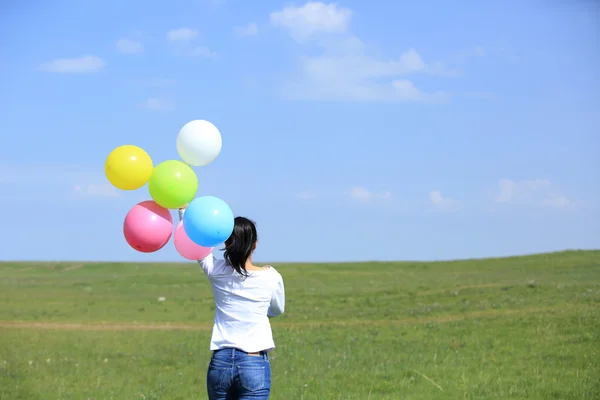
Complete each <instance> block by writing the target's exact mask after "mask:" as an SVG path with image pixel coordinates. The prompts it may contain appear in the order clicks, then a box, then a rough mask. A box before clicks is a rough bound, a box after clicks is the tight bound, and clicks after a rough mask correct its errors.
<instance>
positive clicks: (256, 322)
mask: <svg viewBox="0 0 600 400" xmlns="http://www.w3.org/2000/svg"><path fill="white" fill-rule="evenodd" d="M184 212H185V207H184V208H181V209H179V219H180V220H181V219H183V214H184ZM257 242H258V237H257V234H256V226H255V225H254V223H253V222H252V221H250V220H249V219H247V218H244V217H237V218H235V224H234V228H233V232H232V233H231V236H230V237H229V239H227V240H226V241H225V254H224V256H225V259H224V260H217V259H215V257H214V256H213V254H212V253H211V254H210V255H208V256H207V257H206V258H204V259H203V260H200V261H198V262H199V264H200V266H201V267H202V270H203V271H204V273H205V274H206V276H207V277H208V279H209V281H210V284H211V286H212V290H213V294H214V297H215V304H216V314H215V321H214V325H213V331H212V338H211V342H210V350H212V351H213V354H212V358H211V360H210V364H209V366H208V374H207V382H206V386H207V390H208V398H209V400H247V399H253V400H266V399H268V398H269V394H270V392H271V365H270V363H269V356H268V352H269V351H271V350H273V349H274V348H275V343H274V342H273V334H272V332H271V324H270V322H269V317H276V316H278V315H280V314H282V313H283V311H284V306H285V291H284V287H283V278H282V277H281V275H280V274H279V272H277V271H276V270H275V268H273V267H271V266H264V267H258V266H256V265H254V264H252V253H253V252H254V250H255V249H256V244H257Z"/></svg>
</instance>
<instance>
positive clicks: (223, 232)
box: [183, 196, 234, 247]
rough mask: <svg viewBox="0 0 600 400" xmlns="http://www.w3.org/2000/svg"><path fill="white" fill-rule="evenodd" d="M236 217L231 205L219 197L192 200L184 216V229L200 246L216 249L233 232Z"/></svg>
mask: <svg viewBox="0 0 600 400" xmlns="http://www.w3.org/2000/svg"><path fill="white" fill-rule="evenodd" d="M233 224H234V216H233V211H231V208H230V207H229V205H228V204H227V203H226V202H224V201H223V200H221V199H219V198H218V197H214V196H203V197H198V198H197V199H194V200H192V202H191V203H190V204H189V205H188V206H187V209H186V210H185V213H184V214H183V229H184V230H185V233H186V234H187V235H188V237H189V238H190V240H191V241H192V242H194V243H196V244H198V245H200V246H204V247H215V246H217V245H218V244H220V243H223V242H224V241H226V240H227V239H228V238H229V236H231V233H232V232H233Z"/></svg>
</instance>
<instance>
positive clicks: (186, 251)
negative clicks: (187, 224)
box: [174, 214, 213, 260]
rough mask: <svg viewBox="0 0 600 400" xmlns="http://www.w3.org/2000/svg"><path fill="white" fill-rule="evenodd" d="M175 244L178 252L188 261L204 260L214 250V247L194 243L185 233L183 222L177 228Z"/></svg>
mask: <svg viewBox="0 0 600 400" xmlns="http://www.w3.org/2000/svg"><path fill="white" fill-rule="evenodd" d="M184 215H185V214H184ZM174 242H175V248H176V249H177V252H178V253H179V254H180V255H181V256H183V257H184V258H187V259H188V260H202V259H203V258H205V257H206V256H208V255H209V254H210V253H211V252H212V250H213V248H212V247H203V246H199V245H197V244H196V243H194V242H192V241H191V240H190V238H189V237H188V235H186V233H185V229H184V228H183V221H180V222H179V224H177V227H176V228H175V235H174Z"/></svg>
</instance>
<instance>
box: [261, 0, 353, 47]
mask: <svg viewBox="0 0 600 400" xmlns="http://www.w3.org/2000/svg"><path fill="white" fill-rule="evenodd" d="M352 14H353V12H352V10H350V9H349V8H344V7H338V6H337V5H336V4H333V3H332V4H324V3H321V2H314V1H309V2H308V3H306V4H305V5H303V6H301V7H297V6H287V7H284V8H283V9H282V10H280V11H274V12H272V13H271V14H270V16H269V19H270V21H271V23H272V24H273V25H275V26H280V27H282V28H285V29H287V30H288V31H289V33H290V35H292V37H293V38H294V39H296V40H298V41H305V40H308V39H310V38H311V37H314V36H315V35H317V34H321V33H345V32H346V31H347V30H348V28H349V26H350V20H351V19H352Z"/></svg>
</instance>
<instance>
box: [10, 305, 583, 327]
mask: <svg viewBox="0 0 600 400" xmlns="http://www.w3.org/2000/svg"><path fill="white" fill-rule="evenodd" d="M593 308H594V307H592V306H589V305H579V306H571V307H568V308H566V309H565V308H564V307H561V306H558V307H536V308H525V309H520V310H486V311H478V312H471V313H464V314H451V315H441V316H436V317H425V318H403V319H384V320H338V321H318V322H315V321H313V322H279V323H278V322H276V321H273V327H275V328H315V327H328V326H392V325H407V324H428V323H439V324H443V323H448V322H456V321H462V320H466V319H477V318H493V317H508V316H514V315H526V314H534V313H548V312H550V313H551V312H556V313H560V314H565V311H584V310H587V309H593ZM0 328H17V329H48V330H69V331H113V332H114V331H208V330H210V329H212V323H211V324H169V323H165V324H153V323H146V324H127V323H118V322H98V323H89V324H83V323H70V322H64V323H63V322H29V321H0Z"/></svg>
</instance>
